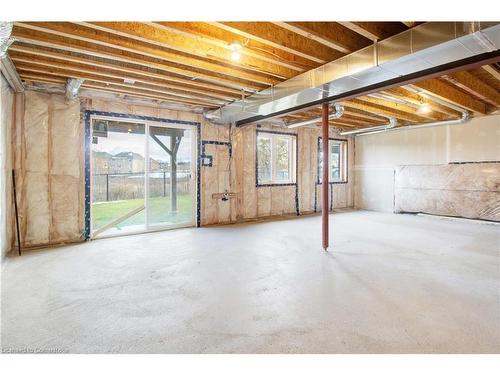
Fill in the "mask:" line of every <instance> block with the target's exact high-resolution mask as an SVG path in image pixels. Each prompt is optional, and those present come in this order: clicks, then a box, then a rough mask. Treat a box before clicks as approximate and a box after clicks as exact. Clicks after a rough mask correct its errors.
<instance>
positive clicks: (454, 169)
mask: <svg viewBox="0 0 500 375" xmlns="http://www.w3.org/2000/svg"><path fill="white" fill-rule="evenodd" d="M394 191H395V211H396V212H424V213H428V214H435V215H445V216H458V217H465V218H470V219H484V220H494V221H500V163H468V164H445V165H417V166H415V165H414V166H399V167H397V168H396V174H395V188H394Z"/></svg>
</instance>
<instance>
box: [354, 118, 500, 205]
mask: <svg viewBox="0 0 500 375" xmlns="http://www.w3.org/2000/svg"><path fill="white" fill-rule="evenodd" d="M355 143H356V154H355V164H354V174H355V179H356V184H355V193H354V197H355V202H354V206H355V207H356V208H361V209H368V210H375V211H384V212H393V211H394V200H395V195H394V193H395V191H394V173H395V168H396V167H397V166H398V165H446V164H448V163H454V162H458V163H469V162H485V161H488V162H495V161H500V115H494V116H483V117H478V118H474V119H472V120H471V121H469V122H467V123H465V124H461V125H452V126H437V127H430V128H420V129H411V130H400V131H394V132H385V133H376V134H370V135H364V136H358V137H356V138H355Z"/></svg>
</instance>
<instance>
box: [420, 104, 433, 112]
mask: <svg viewBox="0 0 500 375" xmlns="http://www.w3.org/2000/svg"><path fill="white" fill-rule="evenodd" d="M430 111H431V106H430V105H429V104H428V103H421V104H420V105H419V106H418V109H417V113H420V114H425V113H429V112H430Z"/></svg>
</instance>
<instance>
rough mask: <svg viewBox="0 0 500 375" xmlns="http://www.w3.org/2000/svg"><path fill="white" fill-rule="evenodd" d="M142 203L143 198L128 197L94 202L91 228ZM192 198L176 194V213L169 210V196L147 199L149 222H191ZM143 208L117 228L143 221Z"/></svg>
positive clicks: (111, 219)
mask: <svg viewBox="0 0 500 375" xmlns="http://www.w3.org/2000/svg"><path fill="white" fill-rule="evenodd" d="M143 204H144V199H129V200H123V201H114V202H102V203H94V204H93V205H92V214H93V229H94V230H96V229H98V228H100V227H102V226H103V225H106V224H108V223H110V222H111V221H113V220H115V219H117V218H119V217H120V216H122V215H125V214H126V213H127V212H130V211H132V210H133V209H135V208H137V207H140V206H142V205H143ZM191 207H192V198H191V196H190V195H189V194H186V195H178V196H177V213H176V214H173V213H171V212H170V198H169V197H155V198H150V200H149V217H150V224H155V223H172V224H178V223H190V222H191ZM144 216H145V213H144V210H143V211H141V212H139V213H137V214H135V215H134V216H132V217H130V218H128V219H127V220H125V221H123V222H121V223H120V224H118V225H117V227H119V228H123V227H126V226H128V225H140V224H144V223H145V218H144Z"/></svg>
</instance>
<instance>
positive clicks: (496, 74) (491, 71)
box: [481, 65, 500, 81]
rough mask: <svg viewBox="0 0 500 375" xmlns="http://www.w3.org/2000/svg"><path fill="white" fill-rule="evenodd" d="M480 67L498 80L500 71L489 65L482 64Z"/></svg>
mask: <svg viewBox="0 0 500 375" xmlns="http://www.w3.org/2000/svg"><path fill="white" fill-rule="evenodd" d="M481 68H482V69H484V70H486V71H487V72H488V73H489V74H491V75H492V76H493V77H494V78H495V79H497V80H498V81H500V71H498V70H496V69H495V68H494V67H492V66H491V65H484V66H482V67H481Z"/></svg>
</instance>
